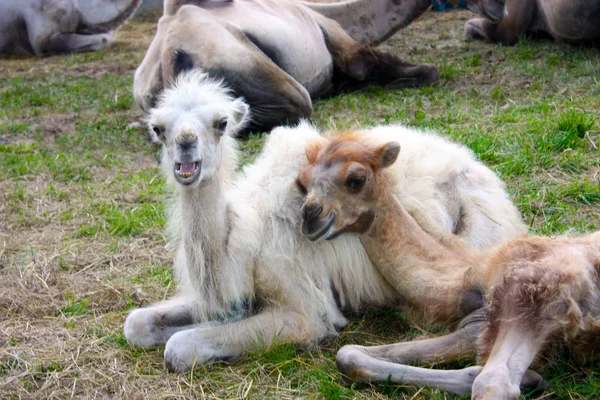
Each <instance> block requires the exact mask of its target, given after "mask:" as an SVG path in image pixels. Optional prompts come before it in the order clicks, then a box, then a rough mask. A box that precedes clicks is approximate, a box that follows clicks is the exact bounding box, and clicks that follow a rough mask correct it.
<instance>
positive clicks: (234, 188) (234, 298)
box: [124, 73, 525, 370]
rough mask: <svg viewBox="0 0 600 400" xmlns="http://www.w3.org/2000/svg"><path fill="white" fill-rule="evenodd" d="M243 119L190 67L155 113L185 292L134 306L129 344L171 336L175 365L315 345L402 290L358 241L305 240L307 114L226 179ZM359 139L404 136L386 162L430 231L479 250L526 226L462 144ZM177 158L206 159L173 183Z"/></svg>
mask: <svg viewBox="0 0 600 400" xmlns="http://www.w3.org/2000/svg"><path fill="white" fill-rule="evenodd" d="M245 113H246V108H245V105H244V104H243V102H242V101H241V100H240V99H237V100H236V99H234V98H232V97H231V96H230V95H229V94H228V92H227V91H226V90H224V89H223V88H222V87H220V86H219V85H217V84H216V83H215V82H214V81H211V80H209V79H208V78H207V77H206V75H203V74H201V73H194V74H184V75H183V77H182V78H180V79H179V80H178V82H177V83H176V85H175V86H174V87H173V88H172V89H169V90H167V91H166V92H165V93H164V95H163V96H162V98H161V100H160V102H159V104H158V107H157V108H156V109H155V110H152V112H151V116H150V126H151V128H152V131H153V132H154V130H156V131H158V132H159V134H160V135H161V136H162V138H161V139H162V143H163V146H164V157H163V168H164V172H165V174H166V176H167V177H168V179H169V181H170V182H171V183H173V184H174V186H175V188H176V189H175V190H176V192H177V196H176V197H177V198H176V200H175V205H174V207H173V209H172V212H171V214H170V217H169V220H170V226H172V227H174V228H176V229H174V232H175V234H174V238H173V244H174V245H176V246H178V253H177V259H176V261H175V268H176V269H177V271H178V279H179V283H180V295H179V296H178V297H176V298H175V299H173V300H170V301H169V302H166V303H162V304H158V305H155V306H151V307H148V308H144V309H138V310H134V311H133V312H132V313H131V314H130V315H129V317H128V318H127V320H126V322H125V327H124V330H125V335H126V337H127V339H128V340H129V341H130V342H131V343H132V344H134V345H140V346H149V345H154V344H158V343H164V342H165V341H166V342H167V346H166V349H165V362H166V364H167V366H168V367H169V368H170V369H173V370H184V369H187V368H190V367H191V366H192V365H193V364H194V363H196V362H198V363H204V362H208V361H211V360H215V359H228V358H235V357H238V356H240V355H242V354H243V351H244V350H245V349H247V348H249V346H251V345H252V344H253V343H255V342H256V341H260V342H262V343H265V344H267V345H269V344H271V343H272V342H273V341H274V340H279V341H293V342H296V343H299V344H305V345H310V344H315V343H317V342H318V341H320V340H322V339H323V338H325V337H327V336H331V335H335V334H336V331H337V329H340V328H342V327H343V326H345V325H346V323H347V320H346V318H345V317H344V315H343V314H342V311H341V310H343V309H351V310H354V311H360V310H363V309H365V308H367V307H373V306H374V307H377V306H389V305H392V304H396V303H398V302H399V301H400V299H401V298H402V296H401V293H397V292H396V291H395V289H394V288H393V287H391V286H390V285H389V284H388V283H387V282H386V281H385V280H384V279H383V278H382V276H381V275H380V274H379V272H378V271H377V269H376V268H375V267H374V266H373V265H372V264H371V262H370V261H369V258H368V256H367V254H366V252H365V250H364V249H363V247H362V246H361V244H360V241H359V239H358V237H354V236H351V235H343V236H342V237H339V238H337V239H335V240H332V241H325V242H317V243H314V242H310V241H309V240H308V239H307V238H305V237H304V236H303V235H302V234H301V232H300V221H301V216H300V208H301V206H302V203H303V194H302V193H301V191H300V190H299V188H298V187H297V185H296V183H295V181H296V177H297V173H298V170H299V169H300V168H301V167H302V166H303V165H305V164H306V162H307V160H306V156H305V150H304V148H305V145H306V143H307V142H308V141H310V140H311V139H314V138H315V137H318V136H319V132H318V131H317V129H316V128H314V127H313V126H311V125H310V124H308V123H307V122H303V123H301V124H299V125H298V126H296V127H293V128H283V127H281V128H277V129H275V130H274V131H273V132H272V133H271V135H270V136H269V138H268V140H267V143H266V144H265V147H264V149H263V151H262V153H261V155H260V156H259V157H258V159H257V160H256V161H255V162H254V163H253V164H252V165H250V166H248V167H246V168H245V169H244V170H243V172H241V173H240V174H238V175H237V176H236V177H235V179H233V180H232V179H231V178H232V176H233V171H234V168H235V165H236V163H237V156H236V154H237V152H236V147H235V142H234V140H233V139H232V138H231V136H232V135H234V134H235V133H236V129H238V128H239V127H241V126H243V123H244V117H245ZM224 117H226V118H228V119H229V121H230V122H229V123H228V128H227V130H226V131H225V132H218V131H217V130H216V128H215V126H216V121H221V120H222V119H223V118H224ZM156 127H158V128H157V129H154V128H156ZM364 134H365V135H368V136H369V137H371V138H372V139H371V140H373V141H377V142H381V143H385V142H389V141H392V140H395V141H398V142H399V143H400V144H401V146H402V160H401V161H399V162H397V163H396V164H395V165H393V166H392V167H390V168H393V170H394V173H395V174H396V175H397V176H398V177H399V178H400V179H398V181H399V184H398V187H397V193H398V196H399V198H400V199H401V201H402V203H403V204H404V206H405V207H406V208H407V210H408V211H409V212H411V213H412V214H413V215H415V216H416V218H417V219H418V221H419V222H420V223H422V224H423V225H424V226H426V227H427V228H428V229H435V230H441V231H445V232H453V231H457V232H458V234H459V235H460V236H462V237H463V238H464V239H465V240H466V241H467V242H469V243H471V244H472V245H473V246H475V247H477V248H485V247H488V246H490V245H492V244H496V243H499V242H500V241H502V240H505V239H508V238H511V237H515V236H517V235H520V234H522V233H524V232H525V227H524V225H523V224H522V222H521V220H520V218H519V215H518V213H517V211H516V209H515V207H514V206H513V204H512V203H511V201H510V199H509V198H508V196H507V194H506V191H505V187H504V185H503V183H502V182H501V181H500V180H499V179H498V178H497V177H496V176H495V175H494V174H493V173H492V172H491V171H490V170H489V169H488V168H486V167H485V166H484V165H482V164H481V163H480V162H478V161H476V160H475V158H474V157H473V155H472V153H471V152H470V151H469V150H468V149H466V148H464V147H461V146H459V145H457V144H454V143H451V142H449V141H447V140H445V139H443V138H441V137H439V136H437V135H436V134H434V133H429V132H422V131H418V130H415V129H410V128H406V127H402V126H389V127H375V128H372V129H369V130H365V131H364ZM182 137H184V138H186V140H188V139H190V138H192V137H193V139H194V142H193V143H195V144H194V146H195V147H191V148H192V149H194V148H195V150H190V146H189V143H188V145H187V147H186V148H184V149H182V147H181V146H179V145H178V143H179V142H180V141H181V140H182V139H181V138H182ZM190 143H192V142H190ZM190 154H191V155H190ZM178 157H179V158H181V157H187V158H186V160H188V161H198V160H199V161H200V164H201V167H202V172H201V174H200V176H199V178H198V180H197V181H195V182H194V183H192V184H186V185H184V184H179V183H177V182H176V180H174V179H172V178H173V176H174V168H175V169H176V168H177V163H178V162H181V161H178ZM207 322H210V324H209V325H206V324H204V325H200V324H201V323H207Z"/></svg>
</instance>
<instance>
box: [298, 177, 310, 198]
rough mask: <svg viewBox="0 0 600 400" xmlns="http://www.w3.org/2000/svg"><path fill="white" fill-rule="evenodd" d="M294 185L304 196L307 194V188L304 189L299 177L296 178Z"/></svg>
mask: <svg viewBox="0 0 600 400" xmlns="http://www.w3.org/2000/svg"><path fill="white" fill-rule="evenodd" d="M296 186H297V187H298V190H299V191H300V193H302V194H303V195H304V196H306V195H307V194H308V190H306V188H305V187H304V185H303V184H302V182H300V179H296Z"/></svg>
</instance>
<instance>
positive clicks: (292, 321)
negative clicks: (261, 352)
mask: <svg viewBox="0 0 600 400" xmlns="http://www.w3.org/2000/svg"><path fill="white" fill-rule="evenodd" d="M309 341H310V332H309V327H308V322H307V319H306V317H305V316H303V315H302V314H299V313H297V312H292V311H287V312H286V311H271V312H268V311H266V312H263V313H261V314H258V315H254V316H252V317H249V318H246V319H243V320H241V321H238V322H234V323H228V324H223V325H219V326H212V327H197V328H193V329H188V330H184V331H180V332H177V333H175V334H174V335H173V336H171V338H170V339H169V341H168V342H167V345H166V348H165V364H166V366H167V368H168V369H169V370H171V371H185V370H188V369H190V368H193V367H194V365H201V364H207V363H210V362H214V361H224V360H232V359H235V358H238V357H240V356H242V355H243V354H244V351H245V350H248V349H250V348H252V346H254V345H256V344H261V345H266V346H270V345H272V344H274V343H278V342H284V343H285V342H293V343H300V344H302V343H308V342H309Z"/></svg>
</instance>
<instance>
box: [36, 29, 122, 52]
mask: <svg viewBox="0 0 600 400" xmlns="http://www.w3.org/2000/svg"><path fill="white" fill-rule="evenodd" d="M112 41H113V35H112V34H110V33H99V34H96V35H81V34H78V33H57V34H55V35H54V36H52V37H51V38H50V40H49V41H48V43H47V44H46V47H45V48H44V49H43V50H42V52H43V53H57V54H60V53H79V52H82V51H96V50H100V49H104V48H107V47H109V46H110V45H111V43H112Z"/></svg>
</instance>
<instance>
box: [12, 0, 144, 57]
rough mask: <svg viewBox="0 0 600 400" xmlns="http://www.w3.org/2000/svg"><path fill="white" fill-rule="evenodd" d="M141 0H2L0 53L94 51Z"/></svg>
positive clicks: (111, 37)
mask: <svg viewBox="0 0 600 400" xmlns="http://www.w3.org/2000/svg"><path fill="white" fill-rule="evenodd" d="M141 2H142V0H2V1H0V53H5V54H6V53H7V54H15V53H32V54H35V55H36V56H39V57H41V56H47V55H51V54H57V53H76V52H80V51H95V50H100V49H103V48H105V47H108V46H109V45H110V44H111V43H112V40H113V36H112V33H111V31H113V30H115V29H117V28H118V27H119V26H121V25H122V24H124V23H125V21H127V20H128V19H129V18H130V17H131V16H132V15H133V13H135V11H136V10H137V8H138V6H139V5H140V3H141Z"/></svg>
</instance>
